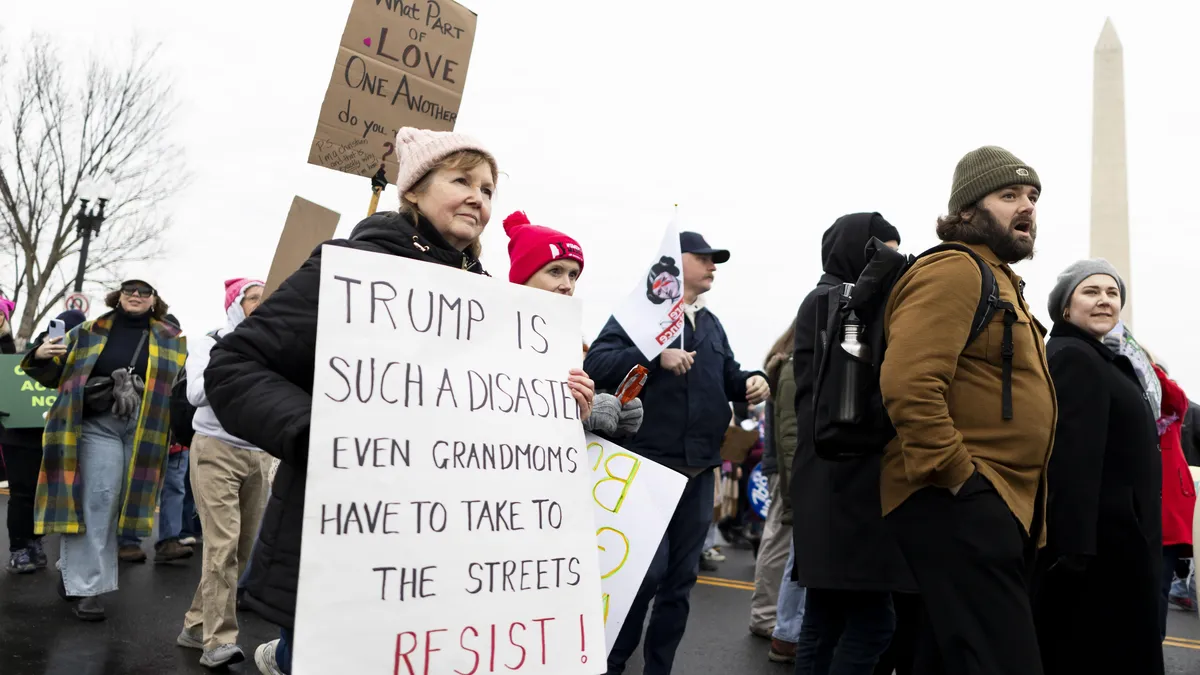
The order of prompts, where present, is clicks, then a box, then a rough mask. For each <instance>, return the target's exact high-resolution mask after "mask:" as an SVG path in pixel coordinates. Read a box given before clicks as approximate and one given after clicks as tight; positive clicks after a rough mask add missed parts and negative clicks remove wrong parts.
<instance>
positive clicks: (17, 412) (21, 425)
mask: <svg viewBox="0 0 1200 675" xmlns="http://www.w3.org/2000/svg"><path fill="white" fill-rule="evenodd" d="M22 358H23V357H22V355H21V354H0V411H3V412H6V413H8V416H7V417H5V418H3V422H2V423H3V425H4V428H6V429H33V428H39V429H40V428H42V427H44V426H46V418H45V417H44V415H45V414H46V413H47V412H49V410H50V406H52V405H54V402H55V401H56V400H58V390H56V389H47V388H46V387H43V386H42V385H40V384H38V383H37V382H34V381H33V380H32V379H30V378H29V376H27V375H26V374H25V371H23V370H21V359H22Z"/></svg>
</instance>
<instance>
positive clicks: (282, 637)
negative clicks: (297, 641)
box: [275, 628, 292, 675]
mask: <svg viewBox="0 0 1200 675" xmlns="http://www.w3.org/2000/svg"><path fill="white" fill-rule="evenodd" d="M275 665H277V666H279V669H280V670H282V671H283V672H284V675H291V672H292V631H290V630H288V629H287V628H280V629H279V644H277V645H275Z"/></svg>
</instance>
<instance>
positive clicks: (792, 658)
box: [767, 638, 796, 663]
mask: <svg viewBox="0 0 1200 675" xmlns="http://www.w3.org/2000/svg"><path fill="white" fill-rule="evenodd" d="M767 658H768V659H770V660H771V661H773V662H775V663H795V662H796V643H795V642H784V641H783V640H778V639H776V638H771V650H770V651H769V652H767Z"/></svg>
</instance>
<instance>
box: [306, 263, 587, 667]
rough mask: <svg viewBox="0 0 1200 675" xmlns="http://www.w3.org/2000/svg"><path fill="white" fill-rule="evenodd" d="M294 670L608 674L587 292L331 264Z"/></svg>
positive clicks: (421, 266)
mask: <svg viewBox="0 0 1200 675" xmlns="http://www.w3.org/2000/svg"><path fill="white" fill-rule="evenodd" d="M319 306H320V313H319V318H318V331H317V349H316V366H315V377H314V380H313V396H312V401H313V406H312V423H311V429H310V435H309V449H308V467H307V471H308V482H307V489H306V494H305V500H304V532H303V540H302V541H303V543H302V549H301V559H300V581H299V588H298V593H297V602H296V624H295V625H296V632H295V637H296V639H295V648H294V649H295V651H294V655H293V671H292V672H293V673H294V674H295V675H329V673H343V672H344V673H392V674H393V675H397V674H402V675H416V674H419V673H454V672H458V673H492V672H515V673H556V674H566V675H571V674H575V675H584V674H594V673H603V672H604V671H605V670H606V660H605V651H604V639H603V636H604V624H603V615H602V610H603V607H602V604H601V591H600V570H599V563H598V558H597V552H596V536H595V531H596V525H595V518H594V516H593V505H592V500H591V497H590V491H589V488H590V487H591V486H590V484H589V482H588V478H589V472H588V465H587V461H588V458H587V448H586V445H585V444H584V436H583V426H582V424H581V423H580V421H579V410H578V407H577V406H576V404H575V401H574V399H573V398H572V396H571V393H570V389H569V387H568V385H567V382H566V380H567V378H568V374H569V370H570V369H571V368H573V367H578V366H579V365H580V361H581V360H582V353H581V351H580V349H579V332H580V323H581V312H580V307H579V303H578V301H577V300H575V299H574V298H569V297H566V296H562V295H558V294H555V293H546V292H543V291H537V290H534V289H531V288H525V287H523V286H517V285H515V284H506V283H502V282H500V281H497V280H495V279H489V278H487V277H483V276H480V275H475V274H470V273H467V272H463V271H461V270H457V269H452V268H448V267H442V266H438V265H432V264H429V263H421V262H415V261H411V260H407V259H404V258H400V257H396V256H386V255H382V254H375V253H367V252H363V251H356V250H352V249H346V248H342V247H337V246H325V247H324V248H323V249H322V253H321V291H320V300H319Z"/></svg>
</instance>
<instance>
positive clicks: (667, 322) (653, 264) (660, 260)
mask: <svg viewBox="0 0 1200 675" xmlns="http://www.w3.org/2000/svg"><path fill="white" fill-rule="evenodd" d="M647 262H648V263H649V264H648V265H646V274H645V275H644V276H643V277H642V278H641V279H640V280H639V281H638V283H637V285H636V286H634V288H633V292H632V293H630V294H629V297H628V298H626V299H625V301H624V302H623V303H621V306H620V307H618V308H617V311H615V312H613V318H615V319H616V320H617V322H618V323H620V324H621V328H623V329H625V333H626V334H627V335H628V336H629V339H630V340H632V341H633V344H634V345H635V346H637V348H638V350H640V351H641V352H642V356H645V357H646V360H647V361H653V360H654V359H656V358H658V355H659V354H662V352H663V350H664V349H666V348H667V347H669V346H670V345H671V343H672V342H673V341H674V340H675V338H677V337H678V338H680V345H681V348H682V347H683V340H682V336H683V321H684V318H683V317H684V311H683V254H682V253H680V246H679V227H678V226H677V225H676V223H675V221H673V220H672V221H671V224H670V225H668V226H667V231H666V233H664V234H663V239H662V243H661V244H659V247H658V251H657V252H655V254H654V259H653V260H649V261H647Z"/></svg>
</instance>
